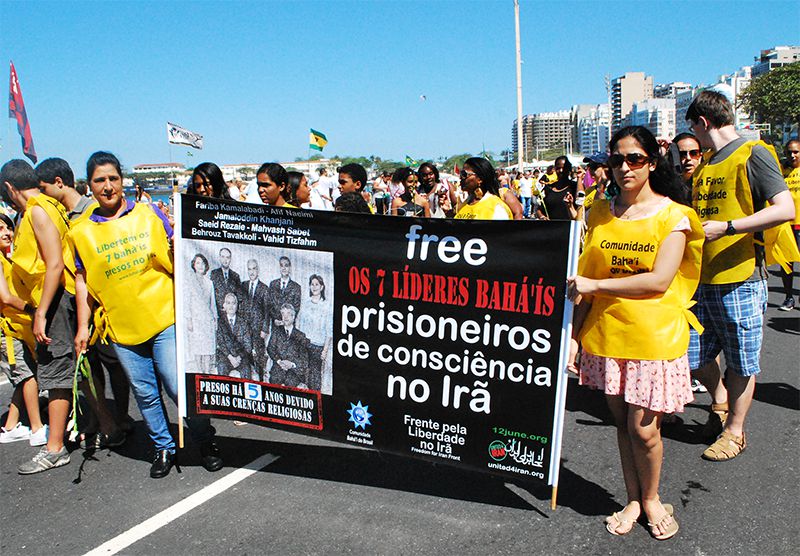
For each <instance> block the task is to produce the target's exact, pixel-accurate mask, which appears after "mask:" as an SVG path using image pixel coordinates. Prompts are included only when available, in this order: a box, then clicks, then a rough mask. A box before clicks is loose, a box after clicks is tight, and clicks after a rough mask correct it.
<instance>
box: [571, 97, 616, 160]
mask: <svg viewBox="0 0 800 556" xmlns="http://www.w3.org/2000/svg"><path fill="white" fill-rule="evenodd" d="M610 130H611V109H610V107H609V106H608V104H596V105H593V106H592V107H591V109H590V110H589V113H588V114H586V115H585V116H584V117H582V118H580V119H579V120H578V124H577V132H578V133H577V135H578V138H577V141H576V143H575V146H576V149H577V151H578V152H580V153H581V154H582V155H583V156H589V155H590V154H593V153H596V152H598V151H605V150H606V148H608V141H609V139H610V138H611V137H610Z"/></svg>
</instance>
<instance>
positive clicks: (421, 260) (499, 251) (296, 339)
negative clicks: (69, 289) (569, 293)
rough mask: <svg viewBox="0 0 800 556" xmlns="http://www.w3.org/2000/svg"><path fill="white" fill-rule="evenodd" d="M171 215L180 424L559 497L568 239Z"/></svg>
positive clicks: (510, 225)
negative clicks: (449, 470)
mask: <svg viewBox="0 0 800 556" xmlns="http://www.w3.org/2000/svg"><path fill="white" fill-rule="evenodd" d="M179 205H180V206H179V207H178V210H177V211H176V240H175V268H176V271H175V277H176V291H177V294H178V295H177V310H178V311H177V332H178V348H179V369H180V372H181V373H182V380H181V382H182V386H183V392H181V410H182V414H184V415H188V416H193V415H196V414H202V415H209V416H214V417H223V418H231V419H238V420H247V421H250V422H253V423H258V424H262V425H265V426H272V427H278V428H284V429H289V430H293V431H296V432H300V433H304V434H313V435H317V436H321V437H324V438H328V439H331V440H337V441H341V442H344V443H352V444H357V445H360V446H368V447H371V448H375V449H378V450H385V451H390V452H394V453H398V454H403V455H407V456H412V457H419V458H424V459H427V460H431V461H437V462H446V463H451V464H455V465H462V466H467V467H470V468H474V469H478V470H482V471H487V472H492V473H498V474H502V475H506V476H513V477H516V478H528V479H536V480H546V481H547V482H548V483H549V484H555V483H556V482H557V473H558V466H557V465H551V463H552V462H557V461H558V454H559V452H560V444H561V438H560V435H561V427H562V417H563V410H564V409H563V405H564V392H565V388H566V377H565V376H564V372H563V368H564V359H563V358H564V349H563V347H564V341H563V339H564V338H565V337H566V331H567V328H568V327H567V326H565V323H566V322H568V321H569V318H570V315H569V314H565V309H566V310H567V311H569V310H570V308H571V306H570V305H569V304H566V305H565V300H564V299H565V298H564V294H565V283H566V276H567V272H568V269H569V268H570V267H571V265H573V264H574V253H573V251H574V244H575V240H574V236H575V229H574V228H573V226H572V225H571V224H570V223H569V222H534V221H530V222H527V221H526V222H493V221H474V220H473V221H457V220H439V219H417V218H402V217H377V216H370V215H361V214H346V213H333V212H322V211H307V210H296V209H284V208H275V207H269V206H262V205H252V204H241V203H228V202H224V201H219V200H207V199H203V198H198V197H191V196H186V195H184V196H182V197H181V198H180V203H179Z"/></svg>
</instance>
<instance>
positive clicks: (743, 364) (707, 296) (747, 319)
mask: <svg viewBox="0 0 800 556" xmlns="http://www.w3.org/2000/svg"><path fill="white" fill-rule="evenodd" d="M695 299H696V300H697V304H696V305H695V306H694V307H692V311H694V314H695V315H697V320H699V321H700V324H701V325H703V328H704V329H705V331H704V332H703V333H702V334H697V332H696V331H695V330H691V337H690V340H689V367H690V368H691V369H699V368H700V367H702V366H703V365H705V364H707V363H710V362H711V361H712V360H713V359H714V358H715V357H716V356H717V355H719V353H720V351H721V352H723V353H724V354H725V362H726V363H727V368H728V369H729V370H731V371H733V372H735V373H736V374H738V375H740V376H753V375H757V374H758V373H760V372H761V367H760V366H759V356H760V355H761V342H762V340H763V338H764V313H765V312H766V310H767V281H766V280H757V281H753V282H736V283H733V284H700V286H699V287H698V288H697V293H696V294H695Z"/></svg>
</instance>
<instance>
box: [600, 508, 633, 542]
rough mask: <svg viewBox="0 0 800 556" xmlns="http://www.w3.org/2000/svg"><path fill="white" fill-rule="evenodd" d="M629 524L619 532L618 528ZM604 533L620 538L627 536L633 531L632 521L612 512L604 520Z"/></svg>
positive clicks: (621, 514)
mask: <svg viewBox="0 0 800 556" xmlns="http://www.w3.org/2000/svg"><path fill="white" fill-rule="evenodd" d="M628 524H630V527H628V528H627V529H626V530H624V531H619V528H620V527H624V526H625V525H628ZM606 531H608V532H609V533H611V534H612V535H614V536H615V537H622V536H624V535H627V534H628V533H630V532H631V531H633V520H631V519H628V518H627V517H625V516H624V515H623V513H622V512H614V513H613V514H611V515H610V516H608V517H607V518H606Z"/></svg>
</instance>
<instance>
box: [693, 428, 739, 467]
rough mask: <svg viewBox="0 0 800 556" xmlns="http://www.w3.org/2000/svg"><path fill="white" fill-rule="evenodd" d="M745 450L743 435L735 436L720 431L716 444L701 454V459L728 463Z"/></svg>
mask: <svg viewBox="0 0 800 556" xmlns="http://www.w3.org/2000/svg"><path fill="white" fill-rule="evenodd" d="M745 448H747V441H746V440H745V435H744V433H742V436H736V435H735V434H731V433H729V432H728V431H722V434H720V435H719V438H717V440H716V442H714V443H713V444H712V445H711V446H709V447H708V448H706V451H705V452H703V459H707V460H709V461H728V460H731V459H733V458H735V457H736V456H738V455H739V454H741V453H742V452H744V450H745Z"/></svg>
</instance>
